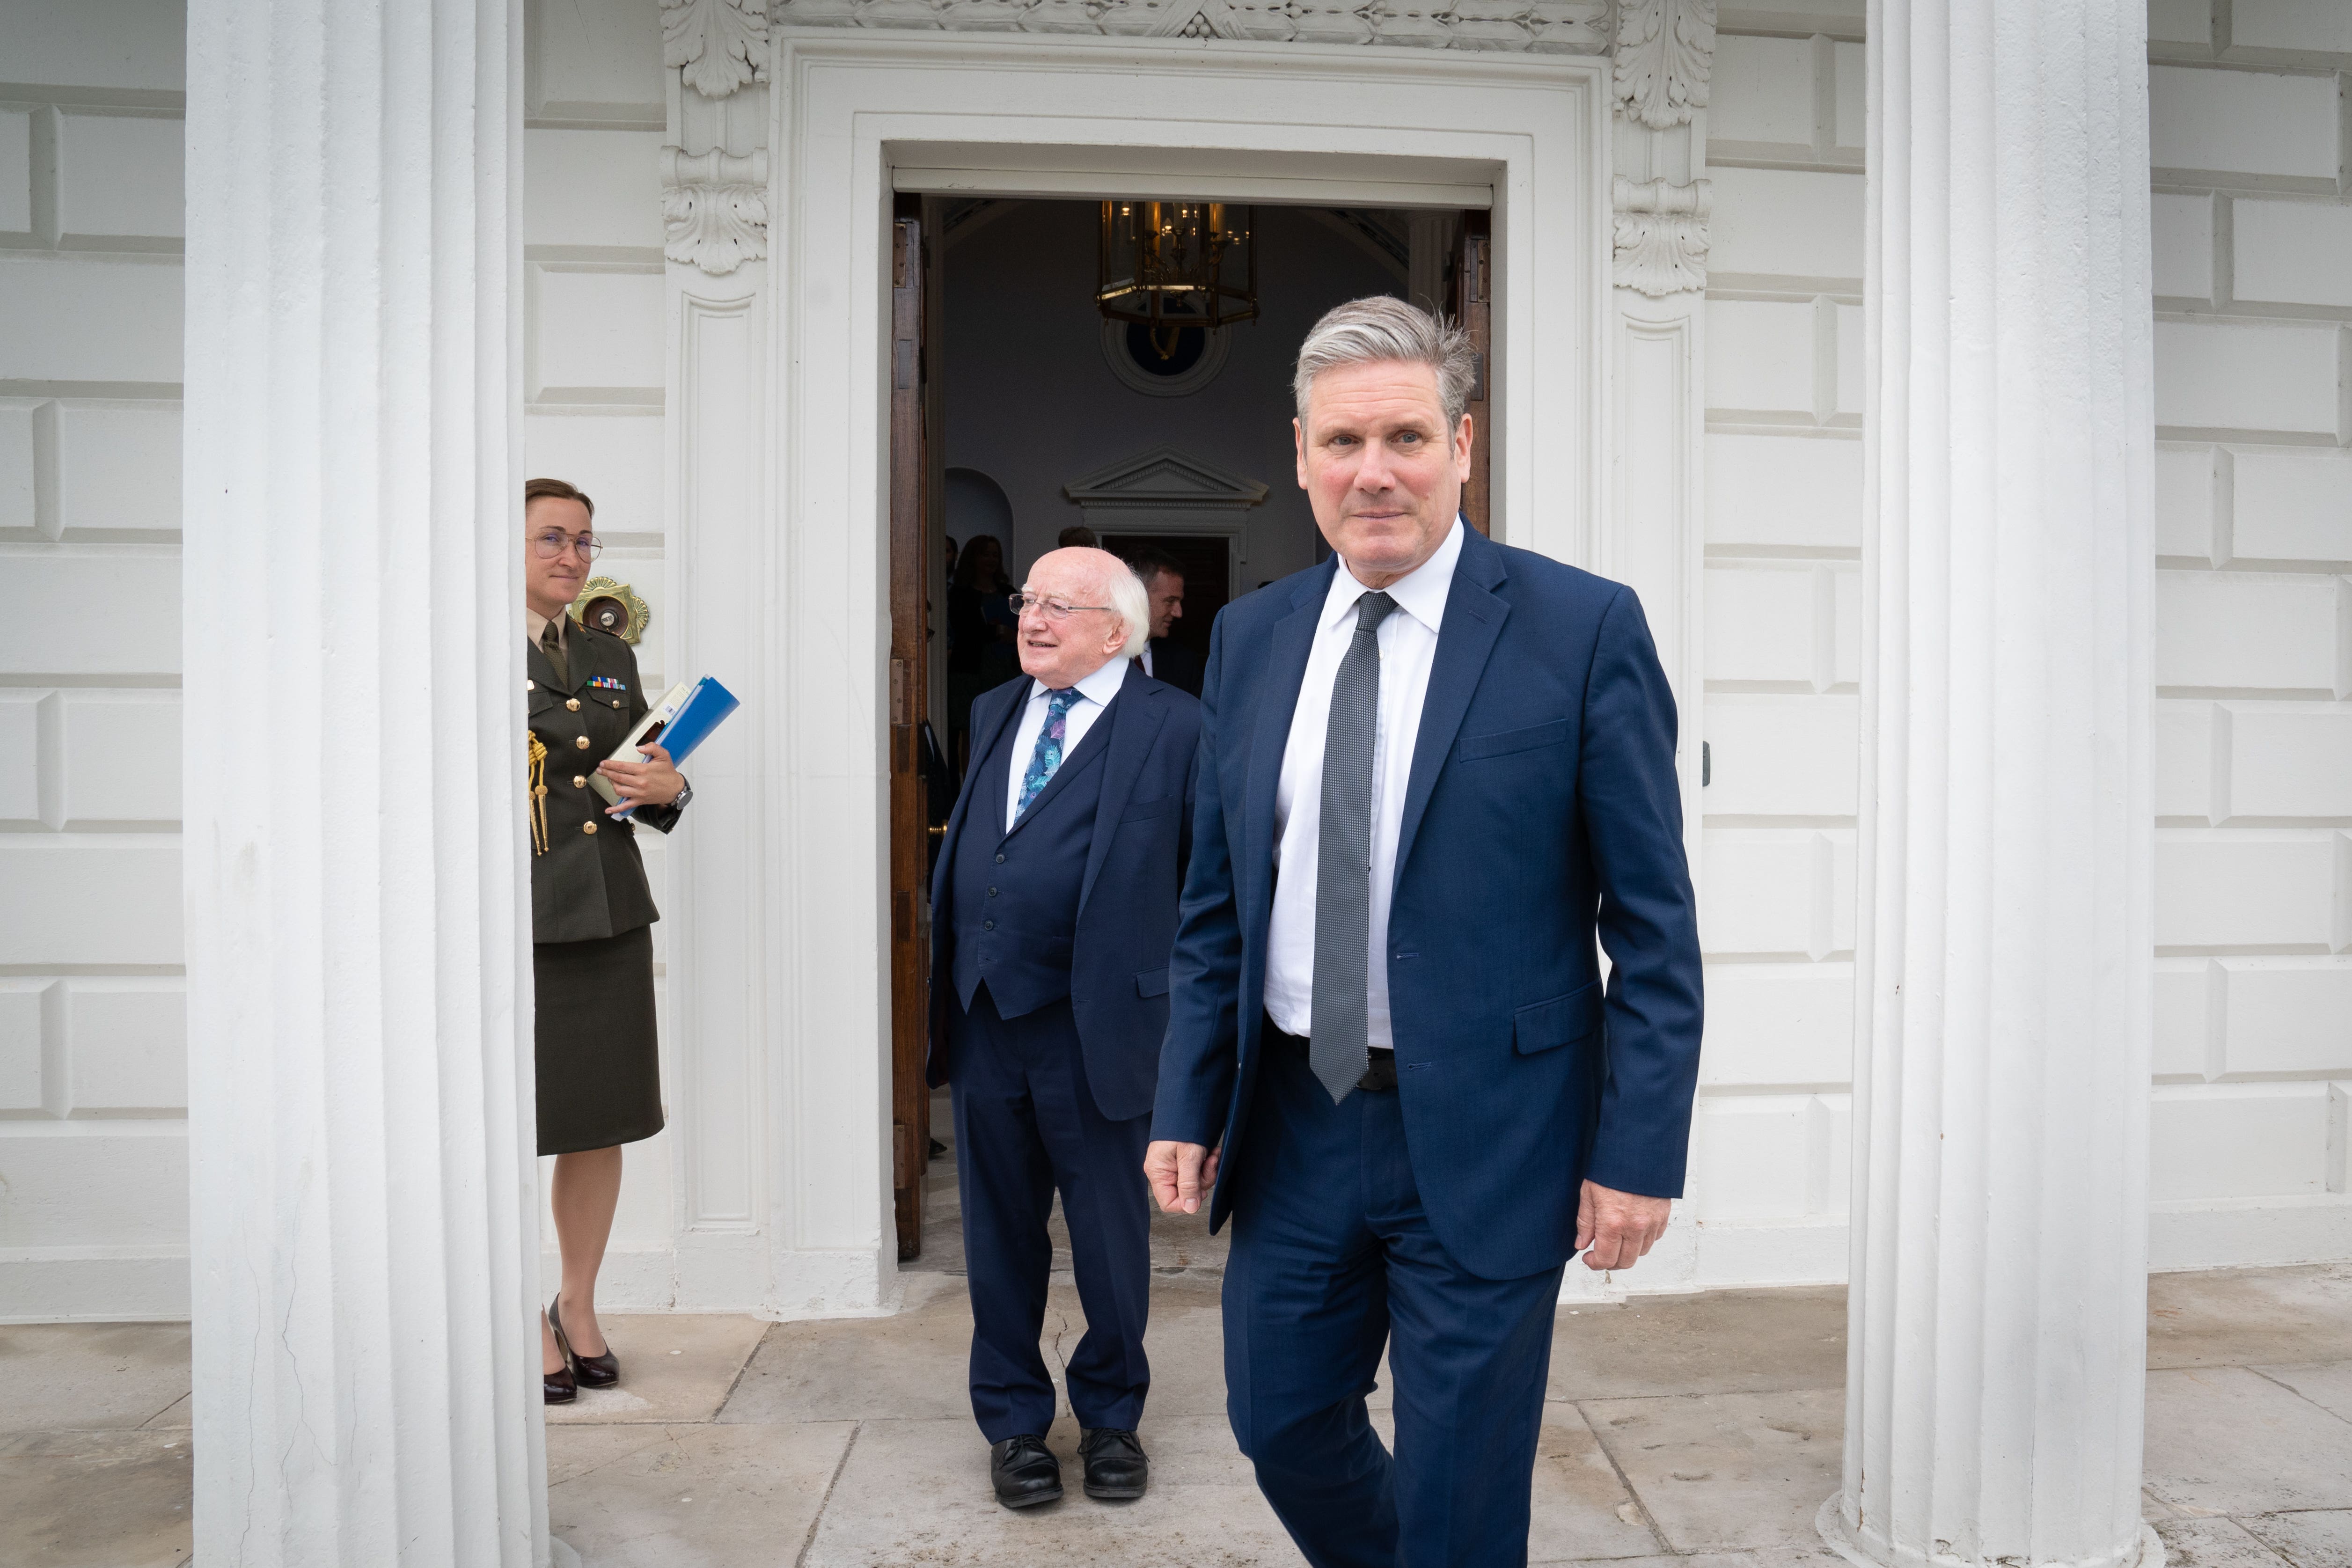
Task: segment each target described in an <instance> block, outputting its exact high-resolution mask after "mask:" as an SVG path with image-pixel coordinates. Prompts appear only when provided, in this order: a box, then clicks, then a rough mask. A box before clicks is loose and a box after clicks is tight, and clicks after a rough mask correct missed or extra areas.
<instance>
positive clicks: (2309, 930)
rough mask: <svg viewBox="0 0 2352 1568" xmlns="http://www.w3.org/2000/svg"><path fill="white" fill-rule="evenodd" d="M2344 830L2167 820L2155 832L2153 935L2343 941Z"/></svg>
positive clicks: (2241, 941)
mask: <svg viewBox="0 0 2352 1568" xmlns="http://www.w3.org/2000/svg"><path fill="white" fill-rule="evenodd" d="M2343 837H2344V836H2343V835H2342V834H2340V833H2331V832H2328V831H2326V830H2325V829H2308V828H2197V827H2182V828H2166V829H2163V830H2161V831H2160V832H2158V835H2157V840H2156V941H2157V945H2158V946H2159V947H2168V948H2221V949H2246V948H2283V949H2288V950H2300V951H2304V952H2312V951H2321V952H2325V951H2328V950H2332V949H2335V948H2338V947H2342V946H2344V945H2346V942H2347V933H2346V932H2345V931H2343V929H2342V928H2343V923H2344V922H2343V910H2342V906H2341V902H2340V900H2338V899H2337V897H2336V886H2337V877H2338V873H2339V869H2340V867H2339V862H2340V861H2341V860H2342V859H2343V854H2344V846H2343Z"/></svg>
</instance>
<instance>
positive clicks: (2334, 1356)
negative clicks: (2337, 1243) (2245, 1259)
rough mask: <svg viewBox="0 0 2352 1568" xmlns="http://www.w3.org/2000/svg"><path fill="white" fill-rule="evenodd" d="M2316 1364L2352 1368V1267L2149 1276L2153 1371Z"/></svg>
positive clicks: (2149, 1355) (2225, 1270) (2149, 1361)
mask: <svg viewBox="0 0 2352 1568" xmlns="http://www.w3.org/2000/svg"><path fill="white" fill-rule="evenodd" d="M2312 1361H2352V1263H2334V1264H2313V1265H2309V1266H2306V1267H2303V1268H2216V1269H2207V1270H2201V1271H2200V1272H2198V1273H2194V1274H2156V1275H2151V1276H2149V1278H2148V1281H2147V1364H2148V1366H2149V1367H2150V1368H2151V1369H2153V1368H2159V1367H2161V1368H2171V1367H2187V1366H2252V1365H2258V1364H2267V1363H2274V1362H2312Z"/></svg>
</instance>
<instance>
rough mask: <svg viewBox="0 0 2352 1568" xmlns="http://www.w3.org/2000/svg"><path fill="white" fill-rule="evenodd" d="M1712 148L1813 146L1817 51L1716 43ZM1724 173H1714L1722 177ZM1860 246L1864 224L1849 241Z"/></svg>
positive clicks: (1731, 40)
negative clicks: (1747, 144) (1727, 145)
mask: <svg viewBox="0 0 2352 1568" xmlns="http://www.w3.org/2000/svg"><path fill="white" fill-rule="evenodd" d="M1707 141H1708V143H1709V145H1710V147H1714V146H1718V145H1719V144H1721V143H1723V142H1779V143H1781V144H1784V145H1787V146H1790V147H1803V148H1808V149H1810V148H1811V146H1812V144H1813V47H1812V44H1811V40H1809V39H1805V38H1755V37H1741V36H1739V35H1737V34H1726V35H1724V36H1722V37H1717V40H1716V45H1715V77H1714V92H1713V100H1712V101H1711V102H1710V103H1709V105H1708V112H1707ZM1723 173H1724V171H1723V170H1721V169H1720V168H1717V170H1715V171H1714V174H1715V177H1716V178H1718V179H1719V178H1721V177H1722V174H1723ZM1852 238H1853V242H1854V243H1855V244H1857V245H1859V244H1860V243H1861V242H1862V222H1861V219H1860V218H1859V216H1857V217H1856V219H1855V220H1854V225H1853V235H1852Z"/></svg>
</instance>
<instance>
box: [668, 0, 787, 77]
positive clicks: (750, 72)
mask: <svg viewBox="0 0 2352 1568" xmlns="http://www.w3.org/2000/svg"><path fill="white" fill-rule="evenodd" d="M661 9H662V64H664V65H666V66H669V67H671V68H682V69H683V71H684V73H685V79H686V85H687V86H688V87H690V88H692V89H694V90H695V91H697V92H698V93H700V94H701V95H702V96H703V97H705V98H725V97H726V96H727V95H728V94H730V93H731V92H733V91H734V90H735V89H738V88H740V87H742V86H745V85H746V84H748V83H750V82H752V81H757V80H761V79H764V76H765V73H766V68H767V57H768V0H661Z"/></svg>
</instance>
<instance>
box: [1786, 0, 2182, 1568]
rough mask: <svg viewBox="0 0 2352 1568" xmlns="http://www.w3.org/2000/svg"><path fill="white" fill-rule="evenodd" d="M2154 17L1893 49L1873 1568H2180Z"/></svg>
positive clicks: (1870, 806) (1855, 1492) (1840, 1535)
mask: <svg viewBox="0 0 2352 1568" xmlns="http://www.w3.org/2000/svg"><path fill="white" fill-rule="evenodd" d="M2145 17H2146V8H2145V5H2144V4H2143V3H2142V0H2031V3H2030V0H1919V3H1917V4H1913V5H1903V4H1886V3H1874V4H1873V5H1872V7H1871V10H1870V16H1869V52H1870V132H1869V137H1870V142H1869V169H1870V182H1871V184H1870V206H1869V223H1868V232H1869V252H1868V262H1867V266H1868V272H1869V276H1868V300H1867V305H1868V309H1867V312H1866V314H1867V318H1868V328H1867V330H1868V332H1869V358H1870V364H1871V375H1872V381H1871V385H1870V388H1869V394H1868V397H1869V401H1868V409H1869V415H1868V421H1867V424H1868V428H1867V432H1866V437H1865V438H1866V441H1867V456H1866V458H1865V464H1866V469H1865V473H1866V478H1865V483H1866V486H1867V489H1868V500H1867V507H1868V510H1869V515H1870V517H1871V520H1872V521H1871V526H1870V531H1869V533H1868V535H1867V542H1866V544H1865V549H1864V555H1865V571H1864V580H1865V584H1866V590H1865V592H1866V593H1867V594H1868V595H1870V597H1869V599H1868V600H1867V608H1866V611H1865V615H1866V617H1867V619H1868V622H1869V630H1868V631H1867V633H1866V635H1865V643H1866V646H1867V647H1868V649H1869V653H1868V662H1867V664H1866V667H1865V670H1864V679H1863V707H1864V715H1865V752H1864V755H1865V758H1866V759H1867V760H1866V761H1865V763H1864V769H1865V788H1864V802H1865V804H1864V818H1863V862H1862V886H1863V895H1864V904H1865V910H1864V920H1863V932H1864V935H1863V942H1862V950H1861V953H1860V964H1859V974H1860V979H1859V982H1858V984H1859V985H1860V987H1861V994H1860V1000H1859V1005H1858V1012H1859V1013H1860V1014H1861V1016H1862V1020H1863V1021H1862V1024H1861V1026H1860V1028H1859V1031H1858V1033H1859V1036H1860V1039H1859V1044H1858V1052H1857V1055H1858V1060H1857V1063H1856V1081H1855V1085H1854V1089H1855V1094H1854V1100H1855V1137H1856V1142H1857V1148H1856V1156H1855V1175H1854V1186H1853V1190H1854V1193H1855V1199H1854V1213H1853V1294H1852V1299H1851V1306H1850V1308H1849V1315H1850V1321H1851V1330H1852V1339H1851V1350H1850V1353H1849V1359H1848V1369H1847V1370H1848V1387H1847V1405H1846V1416H1847V1426H1846V1448H1845V1481H1844V1488H1843V1491H1842V1493H1841V1494H1840V1495H1839V1496H1838V1497H1837V1498H1835V1499H1832V1501H1831V1502H1830V1504H1829V1505H1827V1506H1825V1507H1824V1508H1823V1510H1822V1532H1823V1534H1824V1535H1825V1536H1827V1537H1828V1538H1830V1539H1831V1540H1832V1542H1833V1543H1834V1544H1837V1545H1838V1546H1840V1548H1841V1549H1842V1550H1843V1551H1844V1552H1846V1553H1847V1554H1848V1555H1849V1556H1851V1557H1853V1558H1854V1560H1856V1561H1859V1562H1866V1563H1878V1564H1911V1565H1916V1564H1925V1563H1994V1562H1999V1563H2003V1564H2013V1565H2015V1568H2032V1565H2038V1564H2059V1563H2064V1564H2070V1565H2081V1568H2107V1565H2112V1564H2124V1563H2134V1562H2136V1561H2138V1560H2140V1559H2141V1554H2142V1552H2150V1553H2152V1554H2153V1555H2152V1556H2151V1557H2150V1558H2148V1559H2147V1561H2150V1562H2154V1561H2160V1559H2161V1548H2160V1547H2158V1546H2157V1545H2156V1542H2155V1537H2154V1536H2153V1535H2152V1534H2150V1533H2147V1531H2145V1529H2144V1527H2143V1526H2142V1524H2141V1523H2140V1519H2139V1508H2140V1503H2139V1477H2140V1441H2141V1421H2142V1383H2143V1375H2144V1373H2143V1367H2144V1360H2145V1350H2146V1335H2147V1084H2148V1034H2149V1028H2150V1023H2151V1011H2152V1000H2151V970H2152V967H2153V940H2154V939H2153V934H2152V930H2151V926H2150V916H2149V895H2150V876H2151V872H2150V863H2151V856H2152V842H2153V837H2154V830H2153V821H2154V807H2153V801H2152V784H2151V763H2150V747H2149V724H2150V708H2151V699H2152V696H2153V673H2152V656H2151V651H2150V650H2151V631H2150V621H2151V602H2152V599H2153V593H2154V590H2153V575H2154V574H2153V566H2154V550H2153V542H2152V521H2151V517H2152V505H2153V500H2152V487H2153V478H2152V470H2151V463H2152V458H2151V448H2152V446H2153V437H2154V427H2153V414H2152V408H2151V404H2150V397H2149V382H2150V351H2149V342H2150V338H2151V335H2152V327H2151V306H2150V280H2149V254H2148V160H2147V65H2146V61H2147V42H2146V37H2145V30H2146V24H2145Z"/></svg>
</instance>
